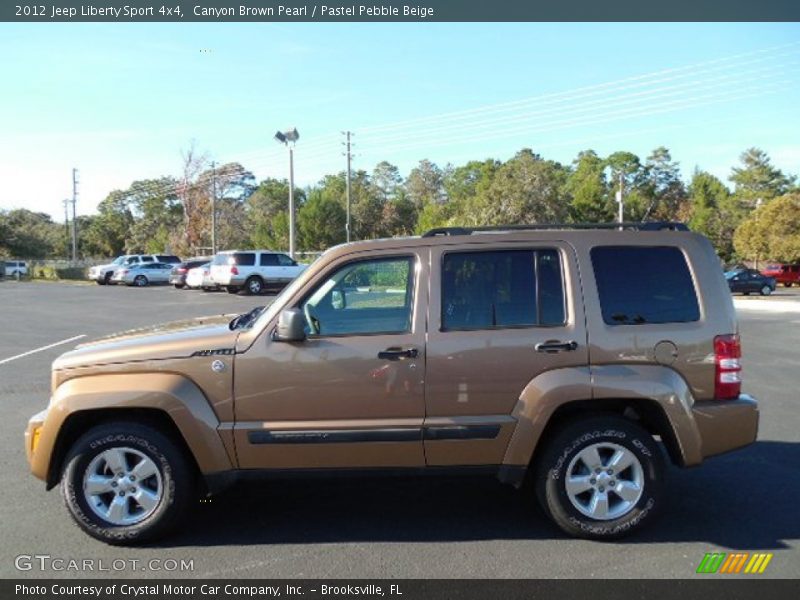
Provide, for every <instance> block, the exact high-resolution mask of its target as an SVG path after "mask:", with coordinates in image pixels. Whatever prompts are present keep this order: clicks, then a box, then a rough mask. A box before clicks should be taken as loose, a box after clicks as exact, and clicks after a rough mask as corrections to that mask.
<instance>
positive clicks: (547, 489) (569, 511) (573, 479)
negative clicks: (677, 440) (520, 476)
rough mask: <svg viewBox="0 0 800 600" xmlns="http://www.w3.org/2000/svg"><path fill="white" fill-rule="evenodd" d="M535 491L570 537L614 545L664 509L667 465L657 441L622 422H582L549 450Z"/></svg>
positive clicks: (539, 463)
mask: <svg viewBox="0 0 800 600" xmlns="http://www.w3.org/2000/svg"><path fill="white" fill-rule="evenodd" d="M534 473H535V484H534V485H535V488H536V494H537V496H538V498H539V502H540V503H541V505H542V507H543V508H544V510H545V512H546V513H547V515H548V516H549V517H550V518H551V519H552V520H553V521H554V522H555V523H556V525H558V526H559V527H560V528H561V529H562V530H563V531H565V532H566V533H568V534H570V535H572V536H576V537H583V538H590V539H597V540H604V539H614V538H618V537H621V536H623V535H627V534H629V533H631V532H633V531H636V530H638V529H640V528H641V527H642V526H643V525H644V524H645V523H647V522H648V521H650V520H651V519H652V517H653V515H654V514H655V513H656V511H657V509H658V508H659V507H660V503H661V484H662V480H663V474H664V461H663V457H662V455H661V451H660V449H659V448H658V446H657V445H656V443H655V441H654V440H653V437H652V436H651V435H650V434H649V433H648V432H647V431H645V430H644V429H642V428H641V427H639V426H638V425H636V424H635V423H632V422H630V421H628V420H626V419H623V418H619V417H595V418H587V419H582V420H580V421H576V422H573V423H571V424H569V425H567V426H566V427H564V428H563V429H562V430H561V431H560V432H559V433H557V434H556V435H555V437H554V438H553V439H552V440H551V441H550V443H549V444H548V445H547V447H546V448H545V449H544V454H543V455H542V457H541V458H540V460H539V461H537V464H536V469H535V472H534Z"/></svg>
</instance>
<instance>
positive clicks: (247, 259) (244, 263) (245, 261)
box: [233, 252, 256, 267]
mask: <svg viewBox="0 0 800 600" xmlns="http://www.w3.org/2000/svg"><path fill="white" fill-rule="evenodd" d="M233 262H234V264H236V265H239V266H240V267H252V266H254V265H255V264H256V255H255V254H253V253H252V252H237V253H236V254H234V255H233Z"/></svg>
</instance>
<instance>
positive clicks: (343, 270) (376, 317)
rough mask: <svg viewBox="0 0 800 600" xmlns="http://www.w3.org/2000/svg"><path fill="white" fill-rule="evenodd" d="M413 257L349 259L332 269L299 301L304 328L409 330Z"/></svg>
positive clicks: (349, 332) (321, 331)
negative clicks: (366, 259)
mask: <svg viewBox="0 0 800 600" xmlns="http://www.w3.org/2000/svg"><path fill="white" fill-rule="evenodd" d="M413 273H414V270H413V259H412V258H410V257H402V258H386V259H377V260H368V261H358V262H352V263H348V264H346V265H344V266H343V267H340V268H339V269H337V270H336V271H334V272H333V274H331V275H330V276H329V277H328V278H327V279H326V280H325V281H324V282H323V283H322V284H321V285H320V286H318V287H317V288H316V289H315V290H314V291H313V292H312V293H311V296H310V297H309V298H308V299H307V300H305V301H304V302H303V304H302V308H303V310H304V312H305V314H306V318H307V319H308V320H309V321H310V322H309V332H310V333H311V334H316V335H364V334H372V333H404V332H408V331H411V314H412V312H413V311H412V308H413V307H412V304H413V302H412V293H413V287H414V286H413Z"/></svg>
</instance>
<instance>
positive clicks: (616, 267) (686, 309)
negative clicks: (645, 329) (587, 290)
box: [591, 246, 700, 325]
mask: <svg viewBox="0 0 800 600" xmlns="http://www.w3.org/2000/svg"><path fill="white" fill-rule="evenodd" d="M591 257H592V267H593V269H594V276H595V280H596V281H597V292H598V295H599V298H600V308H601V311H602V314H603V321H604V322H605V323H606V324H608V325H644V324H648V323H687V322H692V321H697V320H699V319H700V307H699V305H698V303H697V294H696V292H695V288H694V282H693V281H692V276H691V274H690V272H689V265H688V264H687V263H686V257H685V256H684V255H683V252H681V250H680V249H678V248H676V247H674V246H655V247H646V246H597V247H595V248H593V249H592V251H591Z"/></svg>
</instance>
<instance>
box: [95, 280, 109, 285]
mask: <svg viewBox="0 0 800 600" xmlns="http://www.w3.org/2000/svg"><path fill="white" fill-rule="evenodd" d="M95 283H97V285H107V284H108V281H106V280H105V279H95Z"/></svg>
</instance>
